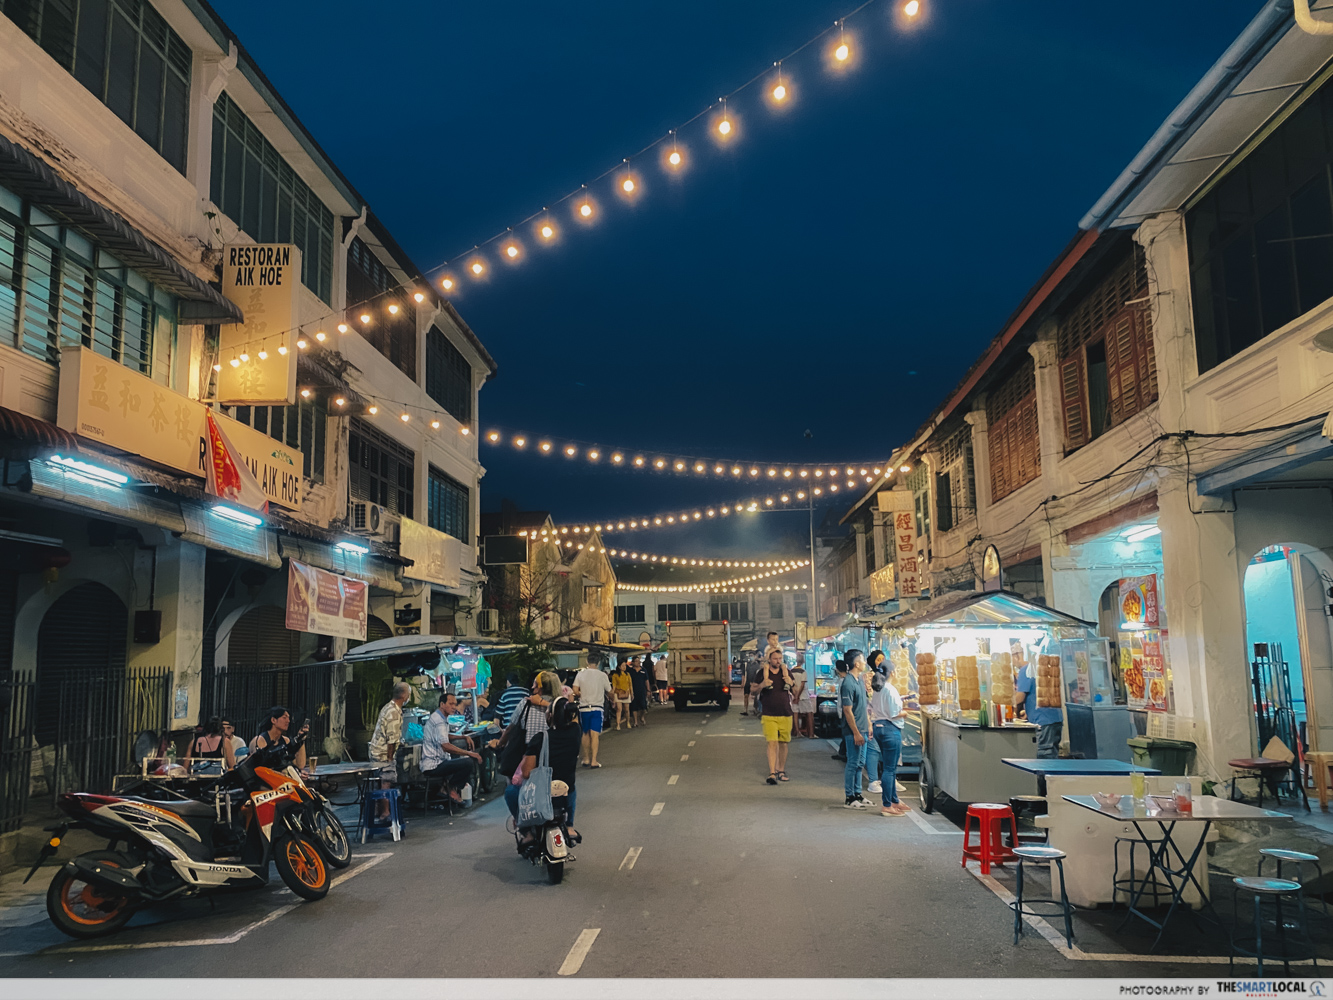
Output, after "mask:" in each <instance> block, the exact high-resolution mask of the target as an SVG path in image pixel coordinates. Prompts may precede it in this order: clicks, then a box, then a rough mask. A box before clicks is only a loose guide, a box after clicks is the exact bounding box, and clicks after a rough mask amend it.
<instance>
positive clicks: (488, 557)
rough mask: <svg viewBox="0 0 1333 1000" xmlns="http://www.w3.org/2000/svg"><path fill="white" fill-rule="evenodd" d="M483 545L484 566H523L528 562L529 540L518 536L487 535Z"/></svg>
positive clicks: (482, 560)
mask: <svg viewBox="0 0 1333 1000" xmlns="http://www.w3.org/2000/svg"><path fill="white" fill-rule="evenodd" d="M481 545H482V554H481V564H482V565H483V566H522V565H525V564H526V563H527V561H528V540H527V539H526V538H522V537H520V536H518V535H487V536H486V537H485V538H483V539H482V540H481Z"/></svg>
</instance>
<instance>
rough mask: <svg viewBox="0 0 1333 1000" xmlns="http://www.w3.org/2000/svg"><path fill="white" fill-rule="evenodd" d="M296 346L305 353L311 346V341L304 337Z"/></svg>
mask: <svg viewBox="0 0 1333 1000" xmlns="http://www.w3.org/2000/svg"><path fill="white" fill-rule="evenodd" d="M296 346H297V347H298V348H300V349H301V350H303V351H304V350H305V349H306V348H307V347H309V346H310V341H308V340H306V339H305V338H304V337H302V338H301V339H300V340H298V341H297V342H296Z"/></svg>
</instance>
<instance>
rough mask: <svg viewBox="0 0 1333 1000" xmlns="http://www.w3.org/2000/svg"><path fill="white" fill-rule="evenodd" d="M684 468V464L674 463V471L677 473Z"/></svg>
mask: <svg viewBox="0 0 1333 1000" xmlns="http://www.w3.org/2000/svg"><path fill="white" fill-rule="evenodd" d="M684 468H685V463H684V462H677V463H676V471H677V472H680V471H682V470H683V469H684Z"/></svg>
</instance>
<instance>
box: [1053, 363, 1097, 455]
mask: <svg viewBox="0 0 1333 1000" xmlns="http://www.w3.org/2000/svg"><path fill="white" fill-rule="evenodd" d="M1083 366H1084V358H1083V350H1082V349H1081V348H1080V349H1079V352H1078V354H1077V355H1075V356H1074V357H1073V358H1070V359H1069V360H1068V361H1064V362H1062V363H1061V364H1060V402H1061V405H1062V406H1063V408H1064V424H1065V453H1066V454H1068V453H1069V452H1071V451H1076V450H1077V449H1079V448H1082V447H1083V446H1084V445H1085V444H1087V443H1088V435H1089V433H1090V431H1089V429H1088V403H1087V386H1086V384H1085V383H1086V376H1085V374H1084V371H1083Z"/></svg>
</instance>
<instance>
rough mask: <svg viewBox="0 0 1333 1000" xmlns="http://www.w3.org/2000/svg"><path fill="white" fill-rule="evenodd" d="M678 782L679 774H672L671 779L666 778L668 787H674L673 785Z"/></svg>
mask: <svg viewBox="0 0 1333 1000" xmlns="http://www.w3.org/2000/svg"><path fill="white" fill-rule="evenodd" d="M679 780H680V775H679V774H673V775H672V776H671V777H669V778H667V784H668V785H674V784H675V783H676V782H677V781H679Z"/></svg>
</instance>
